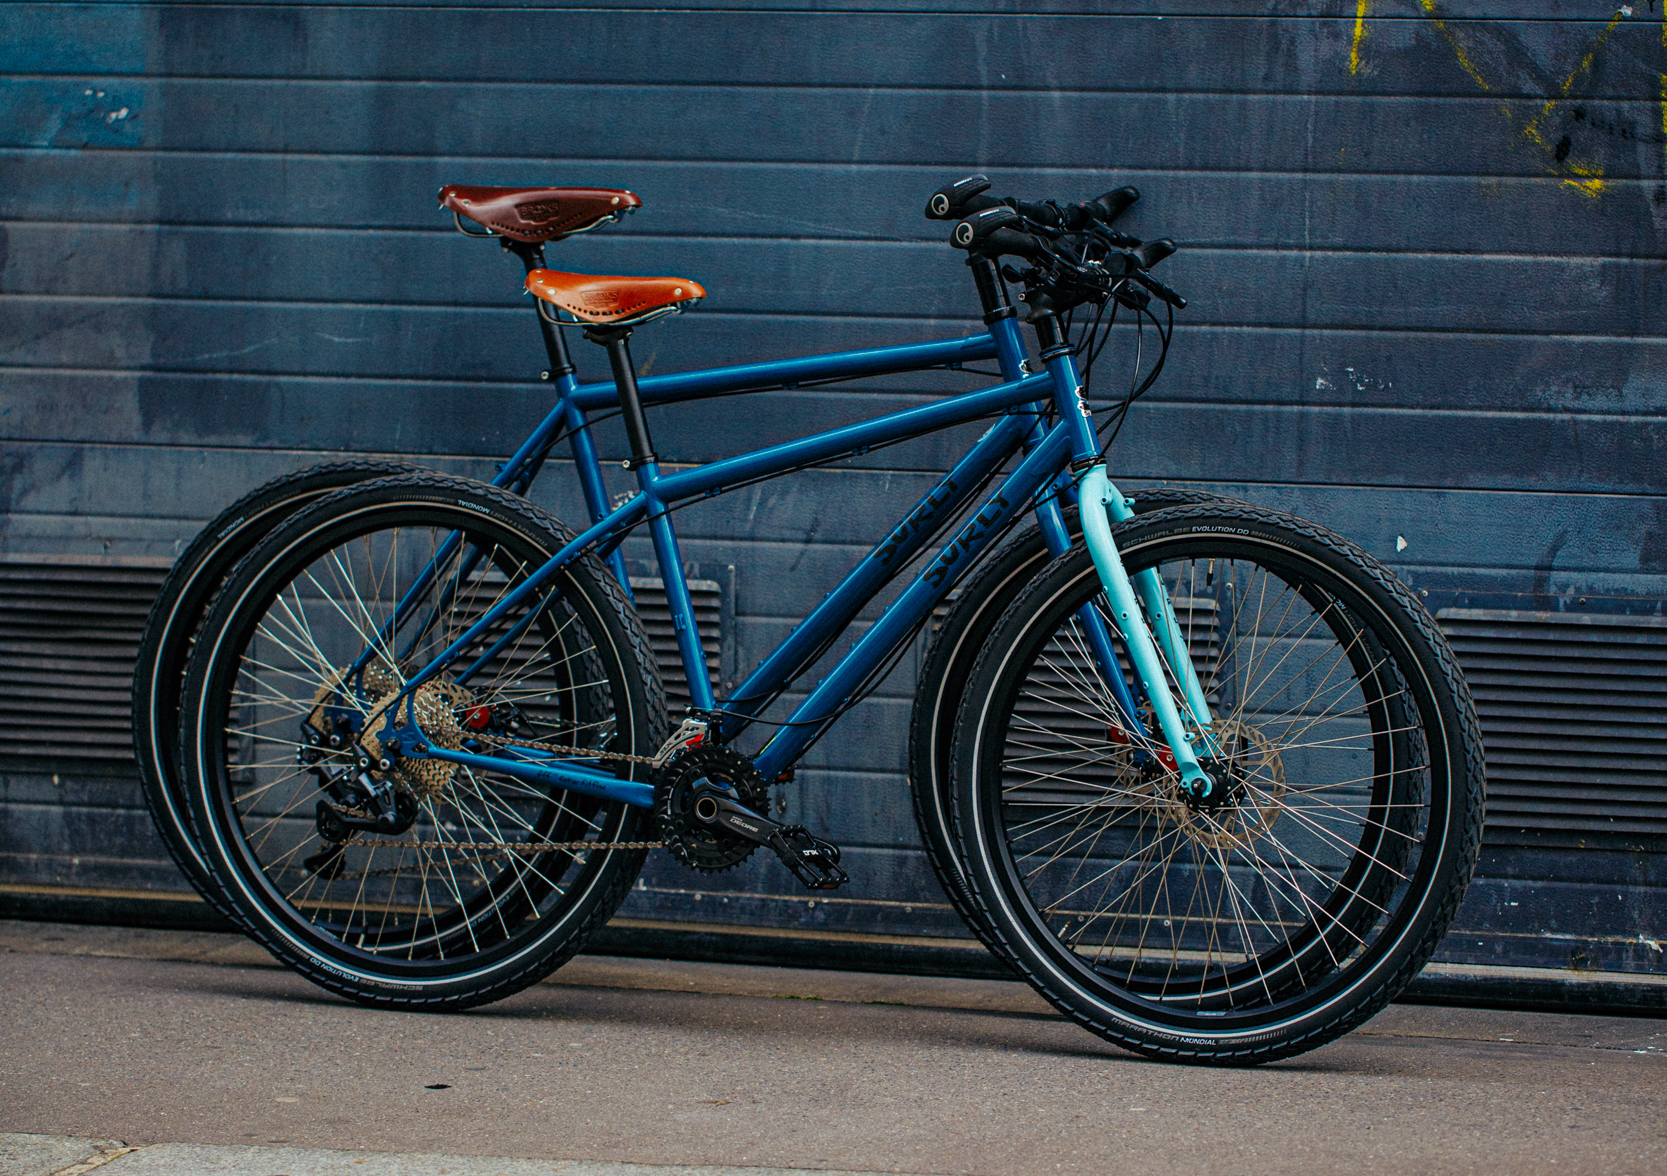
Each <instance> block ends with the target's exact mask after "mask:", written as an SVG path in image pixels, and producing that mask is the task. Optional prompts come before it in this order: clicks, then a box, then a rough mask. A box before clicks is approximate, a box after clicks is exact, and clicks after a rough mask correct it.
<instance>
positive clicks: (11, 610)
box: [0, 555, 170, 770]
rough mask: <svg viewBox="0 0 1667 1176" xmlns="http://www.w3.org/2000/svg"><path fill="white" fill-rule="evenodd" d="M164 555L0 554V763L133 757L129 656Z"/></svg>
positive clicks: (162, 572)
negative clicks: (140, 556)
mask: <svg viewBox="0 0 1667 1176" xmlns="http://www.w3.org/2000/svg"><path fill="white" fill-rule="evenodd" d="M169 563H170V561H169V560H166V559H142V558H129V557H119V558H111V557H96V556H95V557H76V556H38V555H28V556H19V555H7V556H0V763H4V764H5V765H6V766H9V767H11V768H13V769H14V770H25V769H27V768H30V767H35V768H40V767H46V768H49V769H50V768H52V767H54V766H56V765H59V764H65V765H68V766H72V767H75V768H80V769H88V768H93V769H97V768H100V767H102V768H104V769H106V770H108V769H110V768H113V767H118V766H122V765H127V764H131V763H132V762H133V738H132V729H131V722H130V719H129V706H130V697H131V693H130V692H131V690H132V686H133V663H134V660H135V658H136V657H137V654H138V650H139V638H140V636H141V635H142V634H143V632H144V628H145V617H146V616H147V615H148V614H149V612H150V606H151V601H152V600H153V599H154V598H155V597H156V590H157V589H158V588H159V587H160V586H161V584H162V580H163V578H164V577H165V576H166V575H167V574H168V567H169Z"/></svg>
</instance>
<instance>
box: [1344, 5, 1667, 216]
mask: <svg viewBox="0 0 1667 1176" xmlns="http://www.w3.org/2000/svg"><path fill="white" fill-rule="evenodd" d="M1419 2H1420V3H1421V4H1422V5H1423V6H1424V11H1425V12H1426V13H1428V14H1429V18H1430V24H1431V26H1432V27H1434V29H1435V31H1436V32H1437V33H1439V34H1440V35H1441V38H1442V39H1443V40H1444V41H1446V42H1447V45H1448V48H1450V49H1452V51H1453V56H1454V57H1455V58H1456V59H1457V60H1458V63H1459V68H1460V69H1462V70H1464V72H1465V73H1466V74H1468V75H1469V76H1470V80H1471V81H1473V82H1475V83H1476V85H1477V86H1478V87H1479V88H1480V89H1481V90H1482V91H1483V92H1484V93H1489V94H1491V93H1494V88H1493V86H1492V85H1491V84H1489V82H1488V80H1487V78H1486V77H1484V76H1483V74H1482V71H1481V69H1480V68H1478V67H1477V65H1476V62H1475V61H1474V59H1472V57H1471V56H1470V52H1469V50H1468V49H1466V48H1465V45H1464V42H1462V41H1460V40H1459V37H1458V34H1457V33H1456V32H1455V31H1454V30H1453V29H1452V28H1451V27H1449V26H1448V24H1447V22H1446V21H1444V20H1442V19H1441V18H1440V16H1439V15H1438V13H1437V10H1436V0H1419ZM1621 16H1622V14H1621V13H1619V12H1617V13H1616V14H1615V15H1614V16H1612V17H1611V18H1610V19H1609V23H1608V24H1606V25H1605V26H1604V27H1603V32H1601V33H1599V34H1598V38H1597V40H1595V41H1593V42H1592V47H1591V48H1590V49H1588V50H1587V51H1586V55H1585V56H1584V57H1582V58H1581V59H1580V63H1579V64H1578V65H1576V66H1575V67H1574V69H1572V70H1571V71H1569V76H1568V77H1567V78H1565V79H1564V80H1563V84H1562V85H1561V86H1559V87H1558V88H1557V92H1556V93H1555V94H1553V95H1552V96H1551V97H1549V98H1547V99H1546V102H1545V105H1544V106H1542V107H1541V108H1540V113H1539V114H1537V115H1535V116H1534V118H1532V119H1531V120H1529V122H1528V123H1527V125H1526V126H1524V127H1523V128H1522V135H1523V138H1525V139H1527V140H1528V141H1529V142H1530V143H1533V144H1534V145H1535V146H1536V147H1539V148H1540V149H1541V150H1543V151H1547V152H1549V153H1551V155H1552V160H1553V162H1552V166H1551V167H1550V168H1548V169H1547V170H1548V171H1550V173H1551V174H1552V175H1555V176H1562V177H1563V182H1564V183H1565V184H1568V185H1569V186H1570V187H1571V188H1574V189H1575V190H1576V191H1578V192H1580V193H1581V194H1583V195H1586V196H1590V197H1592V198H1593V199H1596V198H1597V197H1599V196H1601V195H1603V192H1604V189H1605V188H1606V187H1607V186H1608V185H1607V183H1606V182H1605V180H1604V178H1603V171H1602V169H1600V168H1598V167H1596V166H1595V165H1592V164H1588V163H1584V162H1582V161H1580V160H1577V159H1571V158H1566V157H1565V158H1563V159H1561V160H1559V159H1557V158H1556V152H1557V150H1558V146H1559V145H1558V144H1555V143H1549V142H1547V141H1546V138H1545V135H1544V134H1543V133H1542V132H1541V130H1540V125H1541V124H1542V123H1543V122H1544V121H1545V119H1546V117H1547V116H1548V115H1550V114H1551V112H1552V110H1554V109H1555V108H1556V106H1557V104H1558V103H1559V102H1563V101H1566V100H1567V99H1568V96H1569V93H1570V91H1572V90H1573V89H1574V84H1575V82H1577V81H1579V80H1580V77H1581V75H1582V74H1584V73H1586V72H1587V71H1588V70H1589V69H1591V68H1592V61H1593V59H1594V58H1595V57H1596V56H1597V53H1598V50H1600V49H1602V48H1603V46H1604V43H1605V42H1606V41H1608V40H1609V34H1610V33H1612V32H1614V31H1615V26H1616V25H1617V24H1619V23H1620V22H1621ZM1661 38H1662V44H1663V45H1664V46H1667V18H1664V23H1663V25H1662V32H1661ZM1351 72H1352V67H1351ZM1661 85H1662V90H1661V95H1662V98H1661V101H1662V108H1661V121H1662V128H1663V131H1664V132H1667V74H1663V75H1661ZM1499 110H1500V113H1501V114H1502V115H1504V117H1505V120H1506V121H1507V122H1511V121H1514V120H1513V116H1512V112H1511V108H1510V106H1509V105H1508V104H1506V103H1503V102H1502V103H1500V107H1499Z"/></svg>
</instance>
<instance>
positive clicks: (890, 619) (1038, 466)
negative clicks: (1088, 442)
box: [756, 425, 1071, 780]
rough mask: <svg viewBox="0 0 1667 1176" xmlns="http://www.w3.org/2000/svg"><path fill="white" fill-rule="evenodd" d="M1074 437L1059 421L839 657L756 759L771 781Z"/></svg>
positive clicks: (1026, 499) (908, 632)
mask: <svg viewBox="0 0 1667 1176" xmlns="http://www.w3.org/2000/svg"><path fill="white" fill-rule="evenodd" d="M1070 447H1071V439H1070V435H1069V433H1068V431H1067V430H1066V428H1065V426H1064V425H1055V426H1054V427H1053V428H1052V429H1051V430H1050V431H1049V432H1048V435H1047V437H1046V439H1044V440H1043V442H1042V443H1041V444H1040V445H1038V446H1037V447H1036V448H1035V449H1033V450H1031V451H1030V454H1029V455H1028V456H1027V457H1026V458H1025V459H1024V461H1023V462H1021V463H1020V464H1019V468H1018V469H1016V470H1014V471H1013V472H1012V473H1011V474H1009V475H1008V476H1007V480H1006V481H1004V482H1003V483H1002V484H1001V486H1000V487H999V488H998V489H997V490H996V492H995V493H994V494H993V495H991V496H990V498H989V499H988V500H986V501H985V503H984V505H983V507H982V508H980V509H979V511H978V513H977V514H976V515H974V516H973V518H972V520H971V521H970V522H968V523H967V525H966V526H964V527H963V528H961V530H960V532H959V533H957V534H956V536H955V537H954V538H953V539H951V540H950V541H949V543H948V544H947V545H946V546H945V547H944V548H943V550H942V551H940V552H939V553H938V556H937V558H936V559H934V560H933V561H932V562H931V563H930V564H928V565H927V566H926V568H925V569H924V570H923V571H922V572H921V573H920V575H919V576H917V577H915V579H914V581H913V582H912V583H911V584H910V585H909V586H908V587H907V588H906V589H904V590H903V594H902V595H901V596H899V597H898V598H897V599H896V600H895V601H893V602H892V603H891V605H890V606H889V607H888V608H887V609H886V611H885V612H884V613H883V614H882V615H881V617H880V619H879V620H878V621H876V622H875V624H874V627H873V628H871V629H869V631H868V632H867V633H865V634H863V636H862V639H861V640H859V641H858V642H857V643H856V644H855V645H853V646H852V647H851V650H850V652H849V653H847V654H846V655H845V656H844V657H843V658H841V659H840V661H839V664H838V665H836V666H835V667H834V668H833V672H832V673H830V674H829V675H828V676H827V677H826V678H824V679H822V681H821V682H820V683H819V684H818V685H817V687H816V689H815V690H813V691H811V694H810V697H808V698H806V699H805V700H804V701H803V702H801V703H800V704H799V706H798V708H797V709H796V710H795V711H794V712H793V714H792V715H791V716H790V717H789V719H788V720H787V725H786V726H784V727H782V729H781V730H780V731H779V732H777V733H776V735H775V736H774V737H773V738H772V739H771V740H770V742H769V743H767V744H765V745H764V749H763V750H762V751H761V752H759V754H758V758H757V760H756V763H757V766H758V770H759V771H760V772H761V773H762V774H763V776H764V778H765V779H766V780H773V779H775V778H776V777H777V776H779V775H780V774H781V773H782V772H784V771H786V770H787V769H788V768H789V767H791V766H792V764H793V762H794V761H795V760H797V759H798V758H799V756H800V755H801V754H802V753H803V752H804V749H805V747H806V746H807V745H809V743H810V741H811V740H812V739H814V738H815V737H816V736H817V734H818V733H820V731H821V730H822V728H823V727H825V726H826V725H827V724H828V723H829V722H831V721H832V720H833V719H834V718H836V717H837V716H838V714H839V709H840V707H841V706H843V705H844V704H845V702H846V701H847V700H848V699H849V698H850V697H851V695H852V694H853V693H855V692H856V691H857V689H858V688H859V687H861V685H862V683H863V681H864V680H865V679H866V678H867V677H868V675H869V674H870V673H872V672H873V671H874V670H875V669H877V668H878V667H879V666H881V665H883V664H884V662H885V660H886V658H888V657H890V656H891V654H892V653H893V652H894V651H895V650H896V649H897V647H898V646H899V645H900V644H902V643H903V642H905V641H907V640H908V639H909V638H910V637H911V636H912V635H913V634H914V632H915V629H916V628H917V627H918V626H919V625H920V624H921V623H922V622H923V621H925V619H926V617H927V616H928V615H929V614H930V613H931V611H932V609H933V607H935V606H936V605H937V603H938V602H939V601H940V600H942V599H943V598H944V597H945V596H946V595H948V593H949V590H950V589H951V588H953V587H954V586H955V584H956V582H957V581H958V580H959V579H960V578H961V576H962V575H963V574H964V573H965V572H966V570H967V569H968V568H969V567H970V566H972V564H973V563H974V562H975V561H976V560H977V559H978V556H979V555H980V554H982V553H983V551H984V549H985V548H986V547H987V546H988V545H989V544H990V542H991V540H993V539H994V538H995V537H996V536H998V535H1000V534H1001V533H1002V532H1003V531H1004V530H1005V529H1006V527H1007V524H1008V523H1010V522H1012V521H1013V519H1014V518H1015V517H1017V516H1018V515H1019V514H1020V513H1022V512H1023V511H1024V510H1025V509H1026V508H1027V507H1028V506H1029V504H1030V500H1031V498H1032V496H1033V495H1035V493H1036V492H1037V491H1038V490H1039V489H1041V488H1042V486H1043V485H1045V484H1046V483H1047V482H1048V480H1049V479H1051V478H1052V477H1053V476H1054V475H1055V474H1057V473H1058V472H1059V468H1060V466H1062V465H1063V464H1064V462H1065V458H1066V456H1067V454H1069V452H1070Z"/></svg>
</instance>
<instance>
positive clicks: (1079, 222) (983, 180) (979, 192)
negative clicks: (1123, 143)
mask: <svg viewBox="0 0 1667 1176" xmlns="http://www.w3.org/2000/svg"><path fill="white" fill-rule="evenodd" d="M989 187H990V181H989V178H988V177H986V176H982V175H976V176H967V177H966V178H965V179H961V180H956V181H955V182H954V183H953V184H945V185H944V186H943V187H941V188H939V189H938V190H937V191H936V192H934V193H932V196H931V198H930V199H928V200H927V201H926V219H927V220H965V219H966V218H967V217H969V216H972V215H973V214H975V213H979V212H983V211H985V210H986V209H990V208H996V207H998V206H1001V205H1006V206H1007V207H1008V208H1011V209H1013V210H1014V211H1015V212H1017V213H1018V214H1019V215H1020V216H1022V217H1024V218H1025V219H1026V220H1028V221H1030V222H1031V223H1032V224H1034V225H1037V226H1038V227H1040V228H1044V229H1054V230H1061V231H1064V232H1080V231H1081V230H1083V229H1086V228H1088V227H1089V226H1090V225H1092V224H1100V225H1104V226H1106V227H1108V228H1109V227H1110V226H1111V222H1112V221H1114V220H1116V219H1117V218H1118V217H1120V216H1122V215H1123V213H1125V212H1127V211H1128V209H1129V207H1130V206H1131V205H1133V204H1134V202H1135V201H1137V200H1139V199H1140V190H1139V189H1138V188H1128V187H1125V188H1117V189H1114V190H1112V191H1110V192H1107V193H1105V194H1104V195H1103V196H1096V197H1095V198H1094V199H1093V200H1083V201H1080V202H1079V203H1076V204H1066V205H1060V204H1057V203H1055V202H1054V201H1052V200H1048V201H1043V202H1041V203H1037V202H1033V201H1029V200H1018V199H1015V198H1013V197H1010V196H1009V197H1006V198H1003V199H998V198H996V197H994V196H989V195H986V194H985V193H986V192H988V190H989Z"/></svg>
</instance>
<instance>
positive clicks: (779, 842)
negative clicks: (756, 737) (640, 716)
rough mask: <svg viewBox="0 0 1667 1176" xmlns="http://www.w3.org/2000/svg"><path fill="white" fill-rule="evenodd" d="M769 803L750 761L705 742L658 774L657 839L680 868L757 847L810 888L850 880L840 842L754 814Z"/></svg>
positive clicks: (711, 866)
mask: <svg viewBox="0 0 1667 1176" xmlns="http://www.w3.org/2000/svg"><path fill="white" fill-rule="evenodd" d="M769 803H770V795H769V786H768V785H767V784H766V783H765V782H764V778H763V777H762V776H760V775H759V774H758V769H757V768H755V767H753V764H752V761H751V760H750V759H748V758H747V757H746V756H744V755H742V754H741V753H740V752H737V751H732V750H730V749H729V748H727V747H720V746H718V745H716V744H712V743H706V742H704V740H700V741H691V742H689V743H687V744H685V745H684V746H683V747H681V748H679V749H678V750H677V751H675V752H674V753H673V754H672V755H671V756H670V757H669V758H667V759H666V760H665V762H664V763H663V764H662V765H661V766H660V768H659V770H658V772H657V773H656V780H655V785H654V814H655V817H656V818H657V820H658V823H659V826H660V836H661V837H662V838H663V839H664V840H665V842H666V848H667V849H668V850H670V851H671V855H672V856H673V857H675V858H676V859H677V860H678V861H680V862H682V863H683V864H684V865H686V866H691V867H693V868H694V869H697V870H704V871H708V872H712V871H717V870H727V869H729V868H730V867H732V866H737V865H740V864H741V863H742V862H744V861H746V860H747V858H748V857H750V856H752V852H753V850H755V849H757V848H758V847H759V846H760V845H762V846H766V847H768V848H769V849H771V850H772V851H774V853H775V855H776V856H777V857H779V858H780V859H781V861H782V864H783V865H785V866H786V867H787V868H788V869H789V870H791V871H793V876H794V877H795V878H797V879H798V880H799V881H800V882H803V883H804V884H805V886H807V887H808V888H809V889H811V890H832V889H834V888H835V887H837V886H841V885H843V884H844V883H846V882H849V881H850V880H851V876H850V875H849V874H847V873H846V872H845V871H844V870H842V869H840V867H839V846H837V845H834V844H833V843H832V842H828V841H823V840H822V839H821V838H820V837H817V836H815V835H814V834H812V833H811V832H810V831H809V830H808V829H806V828H805V827H804V826H802V825H783V824H780V823H778V822H776V821H772V820H771V819H770V818H769V817H766V816H764V815H763V814H762V813H761V812H759V810H760V809H764V808H768V807H769Z"/></svg>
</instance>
